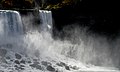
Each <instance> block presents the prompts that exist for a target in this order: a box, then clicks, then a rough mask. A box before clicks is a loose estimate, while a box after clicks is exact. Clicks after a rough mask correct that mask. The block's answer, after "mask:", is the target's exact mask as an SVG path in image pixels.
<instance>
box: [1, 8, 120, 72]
mask: <svg viewBox="0 0 120 72" xmlns="http://www.w3.org/2000/svg"><path fill="white" fill-rule="evenodd" d="M39 17H40V19H41V24H40V26H39V28H40V31H42V32H39V30H38V31H33V32H25V28H26V27H24V26H26V25H24V24H23V21H22V19H21V18H22V17H21V15H20V14H19V12H17V11H11V10H1V11H0V72H1V71H4V72H10V71H13V72H19V71H20V72H81V71H82V72H84V71H85V72H86V71H87V72H89V71H90V72H92V71H93V72H98V71H101V72H106V71H107V72H119V71H118V70H114V69H113V70H112V69H106V68H100V67H97V66H91V65H90V66H88V65H86V64H83V63H81V62H80V61H82V60H85V61H87V60H90V59H91V60H92V59H93V58H94V56H91V58H90V55H92V54H94V50H93V49H94V47H95V46H94V44H93V43H94V40H93V42H92V41H91V40H90V42H89V41H88V42H87V45H88V46H86V45H84V42H83V41H82V39H80V38H82V36H80V38H78V42H80V43H78V44H77V43H76V44H74V42H73V43H72V42H70V41H68V40H64V41H61V40H54V39H53V38H52V37H51V33H52V12H51V11H45V10H39ZM25 33H26V34H25ZM75 35H76V34H75ZM80 35H82V32H81V33H80ZM77 36H78V35H77ZM76 38H77V37H76ZM71 39H72V38H71ZM79 40H80V41H79ZM97 43H98V45H99V42H97V41H96V44H97ZM93 46H94V47H93ZM91 48H92V49H91ZM101 49H102V47H101ZM102 51H103V49H102V50H101V52H102ZM105 52H107V49H106V50H105V51H104V52H103V53H105ZM95 54H97V53H95ZM103 55H105V56H103V57H108V56H109V55H108V54H106V53H105V54H103ZM96 56H99V55H96ZM96 56H95V57H96ZM71 58H73V59H71ZM75 59H76V60H75ZM77 60H79V61H77ZM105 62H107V61H105ZM91 67H92V68H91Z"/></svg>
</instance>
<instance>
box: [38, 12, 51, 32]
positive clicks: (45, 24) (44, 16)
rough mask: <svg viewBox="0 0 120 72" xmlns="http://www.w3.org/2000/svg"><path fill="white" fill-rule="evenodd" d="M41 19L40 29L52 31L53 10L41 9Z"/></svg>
mask: <svg viewBox="0 0 120 72" xmlns="http://www.w3.org/2000/svg"><path fill="white" fill-rule="evenodd" d="M39 15H40V19H41V26H40V29H41V30H42V31H49V32H51V31H52V13H51V11H45V10H39Z"/></svg>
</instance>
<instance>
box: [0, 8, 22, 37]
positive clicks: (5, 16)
mask: <svg viewBox="0 0 120 72" xmlns="http://www.w3.org/2000/svg"><path fill="white" fill-rule="evenodd" d="M0 19H2V21H1V22H2V23H1V24H0V26H2V27H3V28H2V30H1V31H3V34H5V35H18V34H22V33H23V24H22V21H21V16H20V14H19V13H18V12H17V11H11V10H0Z"/></svg>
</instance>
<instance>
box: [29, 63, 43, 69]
mask: <svg viewBox="0 0 120 72" xmlns="http://www.w3.org/2000/svg"><path fill="white" fill-rule="evenodd" d="M30 66H31V67H33V68H36V69H39V70H42V67H41V66H40V65H38V64H31V65H30Z"/></svg>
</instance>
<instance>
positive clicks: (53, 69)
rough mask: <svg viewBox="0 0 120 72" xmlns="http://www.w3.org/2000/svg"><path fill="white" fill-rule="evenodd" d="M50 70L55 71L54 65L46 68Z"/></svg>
mask: <svg viewBox="0 0 120 72" xmlns="http://www.w3.org/2000/svg"><path fill="white" fill-rule="evenodd" d="M46 69H47V70H48V71H55V68H53V67H52V66H47V68H46Z"/></svg>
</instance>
